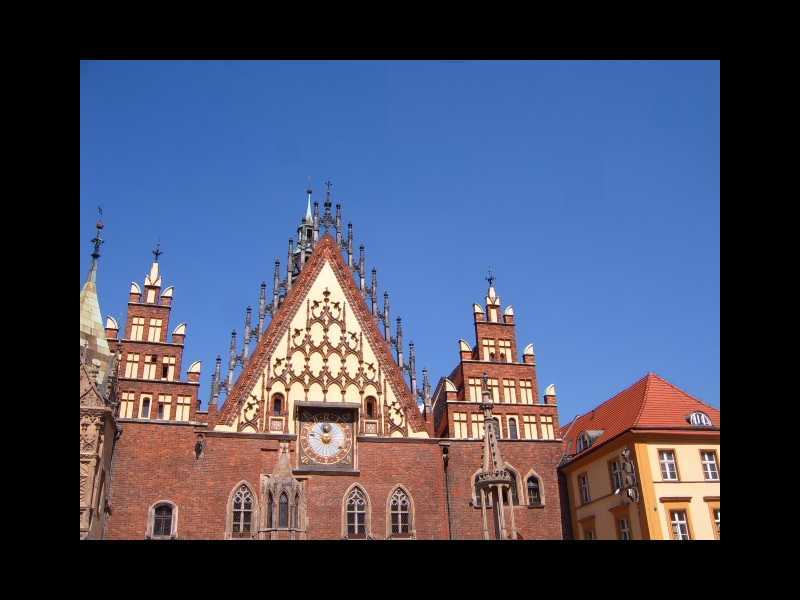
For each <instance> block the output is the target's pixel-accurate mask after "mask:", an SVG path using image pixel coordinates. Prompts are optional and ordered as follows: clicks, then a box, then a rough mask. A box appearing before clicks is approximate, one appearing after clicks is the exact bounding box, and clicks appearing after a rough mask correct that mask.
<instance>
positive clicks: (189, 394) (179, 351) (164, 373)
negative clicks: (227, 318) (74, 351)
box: [106, 245, 201, 423]
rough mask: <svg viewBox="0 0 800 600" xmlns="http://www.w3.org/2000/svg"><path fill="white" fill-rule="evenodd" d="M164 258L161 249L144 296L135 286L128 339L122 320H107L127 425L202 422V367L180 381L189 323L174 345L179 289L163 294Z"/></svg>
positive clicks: (193, 368)
mask: <svg viewBox="0 0 800 600" xmlns="http://www.w3.org/2000/svg"><path fill="white" fill-rule="evenodd" d="M161 254H163V252H162V251H161V249H160V247H159V246H158V245H157V246H156V248H155V250H153V257H154V258H153V263H152V265H151V266H150V270H149V272H148V273H147V275H146V276H145V279H144V292H142V289H141V288H140V287H139V285H138V284H137V283H131V289H130V293H129V297H128V315H127V322H126V324H125V329H124V330H123V337H122V338H119V337H118V335H119V325H118V324H117V321H116V319H114V318H113V317H108V318H107V319H106V336H107V337H108V340H109V343H110V345H111V348H112V350H113V351H118V352H119V353H120V358H121V362H122V364H121V368H120V377H119V388H120V404H119V411H118V416H119V418H120V419H123V420H124V419H140V420H148V421H153V420H155V421H170V422H181V423H191V422H194V421H196V420H197V418H198V415H197V410H198V406H199V400H198V388H199V386H200V367H201V364H200V362H199V361H195V362H193V363H192V364H191V365H190V366H189V368H188V370H187V373H186V375H187V380H186V381H181V380H180V372H181V365H182V362H183V348H184V343H185V341H186V323H180V324H179V325H178V326H176V327H175V328H174V329H173V330H172V339H171V340H170V339H168V338H167V331H168V330H169V325H170V313H171V311H172V301H173V294H174V288H173V287H168V288H166V289H165V290H164V291H163V292H162V291H161V288H162V275H161V265H160V264H159V262H158V259H159V257H160V256H161Z"/></svg>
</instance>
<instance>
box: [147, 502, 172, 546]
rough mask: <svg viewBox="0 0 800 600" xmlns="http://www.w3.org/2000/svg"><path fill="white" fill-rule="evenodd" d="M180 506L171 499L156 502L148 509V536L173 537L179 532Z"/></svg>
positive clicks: (155, 537) (157, 537)
mask: <svg viewBox="0 0 800 600" xmlns="http://www.w3.org/2000/svg"><path fill="white" fill-rule="evenodd" d="M177 522H178V507H177V506H175V504H174V503H172V502H170V501H169V500H163V501H161V502H156V503H155V504H153V505H152V506H151V507H150V510H149V511H148V523H147V537H148V538H151V539H156V540H158V539H162V540H163V539H172V538H174V537H175V536H176V534H177V529H178V528H177V524H178V523H177Z"/></svg>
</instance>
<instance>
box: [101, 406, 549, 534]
mask: <svg viewBox="0 0 800 600" xmlns="http://www.w3.org/2000/svg"><path fill="white" fill-rule="evenodd" d="M121 426H122V428H123V434H122V436H121V437H120V439H119V441H118V442H117V447H116V450H115V457H114V463H113V475H112V483H111V505H112V509H113V513H112V515H111V517H110V518H109V520H108V523H107V526H106V538H107V539H143V538H144V535H145V531H146V527H147V511H148V508H149V507H150V506H151V505H152V504H153V503H154V502H156V501H159V500H171V501H172V502H175V503H176V504H177V506H178V537H179V538H180V539H222V538H223V537H224V532H225V510H226V506H227V502H228V497H229V495H230V493H231V491H232V489H233V487H234V486H235V485H236V484H237V483H238V482H239V481H241V480H246V481H248V482H249V483H250V484H251V485H252V486H253V488H254V491H255V492H256V494H260V489H259V479H260V475H261V474H262V473H267V474H268V473H270V472H272V469H273V467H274V463H275V461H276V459H277V455H278V453H277V449H278V439H277V438H276V437H274V436H258V437H255V436H253V435H252V434H251V435H247V434H221V433H215V432H205V431H204V428H197V427H194V426H191V425H177V424H176V425H169V424H155V423H137V422H129V421H123V422H122V423H121ZM198 432H203V433H204V434H205V435H206V448H205V451H204V454H203V456H202V457H201V458H199V459H197V458H195V454H194V444H195V441H196V436H197V433H198ZM292 437H293V436H292ZM358 444H359V470H360V475H358V476H351V475H347V476H345V475H317V474H314V475H308V476H307V477H308V480H307V481H308V483H307V488H306V489H307V492H308V493H307V506H308V516H309V527H308V537H309V539H339V538H341V510H342V500H343V497H344V493H345V491H346V490H347V488H349V487H350V485H351V484H352V483H355V482H357V483H359V484H360V485H361V486H362V487H363V488H364V489H365V490H366V492H367V494H368V495H369V498H370V502H371V519H372V534H373V536H375V537H377V538H379V539H383V538H385V536H386V533H387V532H386V510H387V508H386V504H387V500H388V498H389V495H390V494H391V493H392V491H394V488H395V486H396V485H398V484H402V485H403V486H404V487H405V488H406V489H407V490H408V492H409V493H410V494H411V497H412V499H413V502H414V516H415V526H414V527H415V529H416V532H417V538H418V539H447V538H448V514H447V500H446V493H445V487H444V468H443V460H442V449H441V447H440V446H439V443H438V440H408V439H406V440H391V441H377V440H374V439H365V438H359V442H358ZM289 446H290V448H291V449H293V448H294V442H290V443H289ZM501 449H502V453H503V457H504V458H505V460H506V461H507V462H509V463H510V464H512V465H513V466H514V467H515V468H516V469H517V470H518V471H519V476H520V479H522V478H524V476H525V474H526V473H527V472H528V470H529V469H530V468H531V467H533V468H534V470H535V471H536V472H537V473H538V474H539V475H540V476H541V477H542V479H543V485H544V489H545V500H546V506H545V507H544V508H540V509H529V508H527V507H525V506H519V507H517V508H515V509H514V510H515V518H516V521H517V528H518V530H519V532H520V533H521V535H522V536H523V537H524V538H525V539H560V538H561V527H562V525H561V510H560V506H559V491H558V484H557V480H556V465H557V463H558V460H559V459H560V457H561V443H560V442H501ZM481 452H482V446H481V442H480V441H465V442H462V441H452V442H451V445H450V449H449V466H448V472H449V481H450V486H449V487H450V506H451V510H452V512H451V515H450V521H452V523H453V537H454V539H479V538H480V537H481V535H482V534H481V511H480V509H476V508H473V507H472V506H470V499H471V491H470V489H471V488H470V481H471V477H472V475H473V473H474V472H475V471H476V470H477V469H478V468H479V467H480V464H481V457H482V455H481ZM291 456H292V461H293V462H294V460H295V455H294V452H293V451H292V454H291ZM301 477H306V476H305V475H303V476H301ZM523 502H524V500H523Z"/></svg>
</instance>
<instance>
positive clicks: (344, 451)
mask: <svg viewBox="0 0 800 600" xmlns="http://www.w3.org/2000/svg"><path fill="white" fill-rule="evenodd" d="M296 407H297V419H298V436H297V443H298V453H297V456H298V463H299V464H298V468H297V470H298V471H353V470H355V452H356V440H355V435H354V434H355V424H356V423H357V420H358V405H355V406H354V407H349V406H345V405H343V404H341V403H338V404H333V403H329V402H319V403H318V402H298V403H296Z"/></svg>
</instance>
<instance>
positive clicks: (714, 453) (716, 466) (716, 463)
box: [700, 448, 720, 481]
mask: <svg viewBox="0 0 800 600" xmlns="http://www.w3.org/2000/svg"><path fill="white" fill-rule="evenodd" d="M706 453H708V454H711V456H712V457H713V458H714V471H715V473H716V477H708V473H707V471H706V465H707V464H709V463H707V461H706V459H705V456H703V455H704V454H706ZM700 465H701V467H702V468H703V479H704V480H705V481H719V479H720V477H719V458H718V457H717V451H716V450H710V449H707V448H701V449H700Z"/></svg>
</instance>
